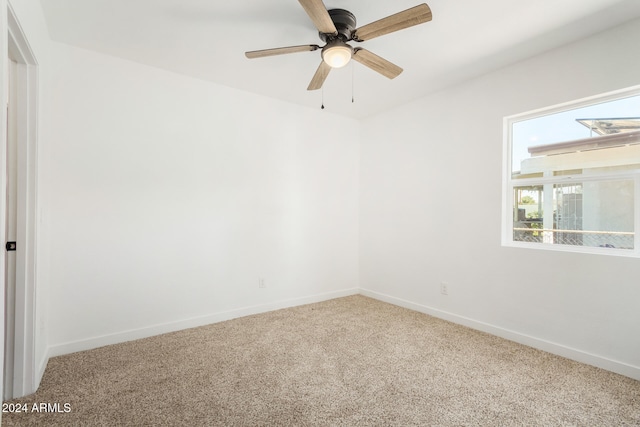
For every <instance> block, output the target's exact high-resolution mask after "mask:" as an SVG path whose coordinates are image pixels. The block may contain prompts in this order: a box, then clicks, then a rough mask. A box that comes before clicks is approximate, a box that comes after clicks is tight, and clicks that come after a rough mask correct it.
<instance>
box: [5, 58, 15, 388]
mask: <svg viewBox="0 0 640 427" xmlns="http://www.w3.org/2000/svg"><path fill="white" fill-rule="evenodd" d="M9 59H10V61H9V90H8V94H9V104H8V106H7V212H6V224H5V230H6V239H7V242H15V241H16V233H17V221H18V218H17V217H18V203H17V200H18V162H17V158H18V142H17V141H18V137H17V129H16V128H17V126H16V108H15V106H16V99H17V89H16V85H15V81H16V74H17V68H18V64H17V63H16V62H15V61H14V60H13V59H12V58H9ZM3 249H4V250H5V261H4V262H5V281H4V296H5V298H4V301H5V307H4V396H3V398H4V399H7V398H12V397H13V392H12V391H13V365H14V354H15V301H16V296H15V294H16V252H15V251H9V250H6V247H5V248H3Z"/></svg>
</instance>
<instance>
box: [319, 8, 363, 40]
mask: <svg viewBox="0 0 640 427" xmlns="http://www.w3.org/2000/svg"><path fill="white" fill-rule="evenodd" d="M328 12H329V16H331V20H332V21H333V24H334V25H335V26H336V30H338V36H334V35H332V34H325V33H319V35H320V39H321V40H322V41H323V42H328V41H330V40H332V39H336V38H338V39H341V40H342V41H345V42H347V41H349V40H352V37H351V35H352V34H353V32H354V31H355V30H356V17H355V15H354V14H353V13H351V12H349V11H348V10H344V9H329V10H328Z"/></svg>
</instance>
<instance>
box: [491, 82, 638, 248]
mask: <svg viewBox="0 0 640 427" xmlns="http://www.w3.org/2000/svg"><path fill="white" fill-rule="evenodd" d="M636 95H640V85H638V86H633V87H630V88H626V89H621V90H617V91H613V92H609V93H606V94H601V95H596V96H591V97H588V98H583V99H580V100H577V101H571V102H566V103H562V104H558V105H555V106H551V107H546V108H540V109H537V110H533V111H528V112H525V113H520V114H515V115H512V116H507V117H505V118H504V120H503V126H504V134H503V162H502V164H503V174H502V175H503V176H502V177H503V179H502V184H503V185H502V246H508V247H518V248H529V249H538V250H551V251H560V252H574V253H587V254H600V255H614V256H625V257H636V258H640V170H627V171H620V172H613V173H612V172H608V173H593V174H591V173H590V174H588V175H570V176H569V175H561V176H553V177H539V178H523V179H513V178H512V172H513V171H512V167H513V160H512V154H513V153H512V138H513V134H512V129H513V125H514V124H515V123H518V122H521V121H525V120H530V119H534V118H536V117H540V116H544V115H549V114H555V113H560V112H563V111H567V110H574V109H578V108H582V107H587V106H589V105H594V104H600V103H605V102H608V101H614V100H616V99H620V98H626V97H630V96H636ZM621 179H624V180H632V181H633V182H634V224H633V229H634V233H635V235H634V245H633V249H618V248H599V247H592V246H578V245H562V244H553V243H543V242H523V241H517V240H513V203H514V193H515V191H514V189H515V188H516V187H521V186H528V185H543V184H580V183H584V182H588V181H605V180H621Z"/></svg>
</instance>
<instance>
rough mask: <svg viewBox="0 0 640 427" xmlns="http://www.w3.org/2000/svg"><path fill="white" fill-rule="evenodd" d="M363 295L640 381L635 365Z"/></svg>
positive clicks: (399, 301) (370, 293) (406, 303)
mask: <svg viewBox="0 0 640 427" xmlns="http://www.w3.org/2000/svg"><path fill="white" fill-rule="evenodd" d="M360 294H361V295H364V296H367V297H370V298H374V299H377V300H380V301H383V302H388V303H390V304H394V305H397V306H400V307H404V308H408V309H411V310H415V311H419V312H421V313H425V314H428V315H430V316H433V317H438V318H440V319H444V320H447V321H449V322H452V323H456V324H459V325H463V326H467V327H469V328H472V329H476V330H479V331H482V332H487V333H489V334H491V335H495V336H498V337H501V338H505V339H508V340H510V341H514V342H517V343H520V344H524V345H527V346H529V347H533V348H536V349H538V350H543V351H546V352H548V353H552V354H555V355H558V356H562V357H566V358H567V359H571V360H575V361H577V362H581V363H585V364H587V365H592V366H596V367H598V368H602V369H606V370H607V371H611V372H615V373H617V374H620V375H624V376H627V377H630V378H633V379H636V380H640V367H638V366H633V365H629V364H626V363H622V362H618V361H615V360H611V359H607V358H606V357H602V356H598V355H595V354H591V353H587V352H584V351H581V350H578V349H575V348H571V347H567V346H564V345H562V344H558V343H554V342H550V341H546V340H543V339H540V338H536V337H533V336H530V335H526V334H521V333H519V332H516V331H512V330H509V329H504V328H501V327H498V326H494V325H491V324H488V323H484V322H480V321H477V320H474V319H470V318H468V317H464V316H459V315H457V314H453V313H449V312H447V311H443V310H439V309H436V308H433V307H428V306H426V305H422V304H416V303H414V302H411V301H407V300H404V299H401V298H396V297H393V296H391V295H386V294H382V293H379V292H375V291H370V290H367V289H360Z"/></svg>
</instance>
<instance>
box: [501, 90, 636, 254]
mask: <svg viewBox="0 0 640 427" xmlns="http://www.w3.org/2000/svg"><path fill="white" fill-rule="evenodd" d="M505 163H506V165H505V172H506V173H505V186H504V188H505V192H504V193H505V194H504V198H503V199H504V212H503V236H502V242H503V244H505V245H509V246H523V247H534V248H546V249H556V250H569V251H575V252H591V253H607V254H615V255H629V256H640V238H639V236H638V235H637V234H636V230H637V229H639V228H640V87H635V88H631V89H627V90H624V91H618V92H616V93H612V94H607V95H603V96H599V97H595V98H590V99H587V100H582V101H577V102H574V103H570V104H565V105H562V106H559V107H552V108H548V109H545V110H539V111H535V112H531V113H525V114H519V115H517V116H511V117H507V118H505ZM639 234H640V233H639Z"/></svg>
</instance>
